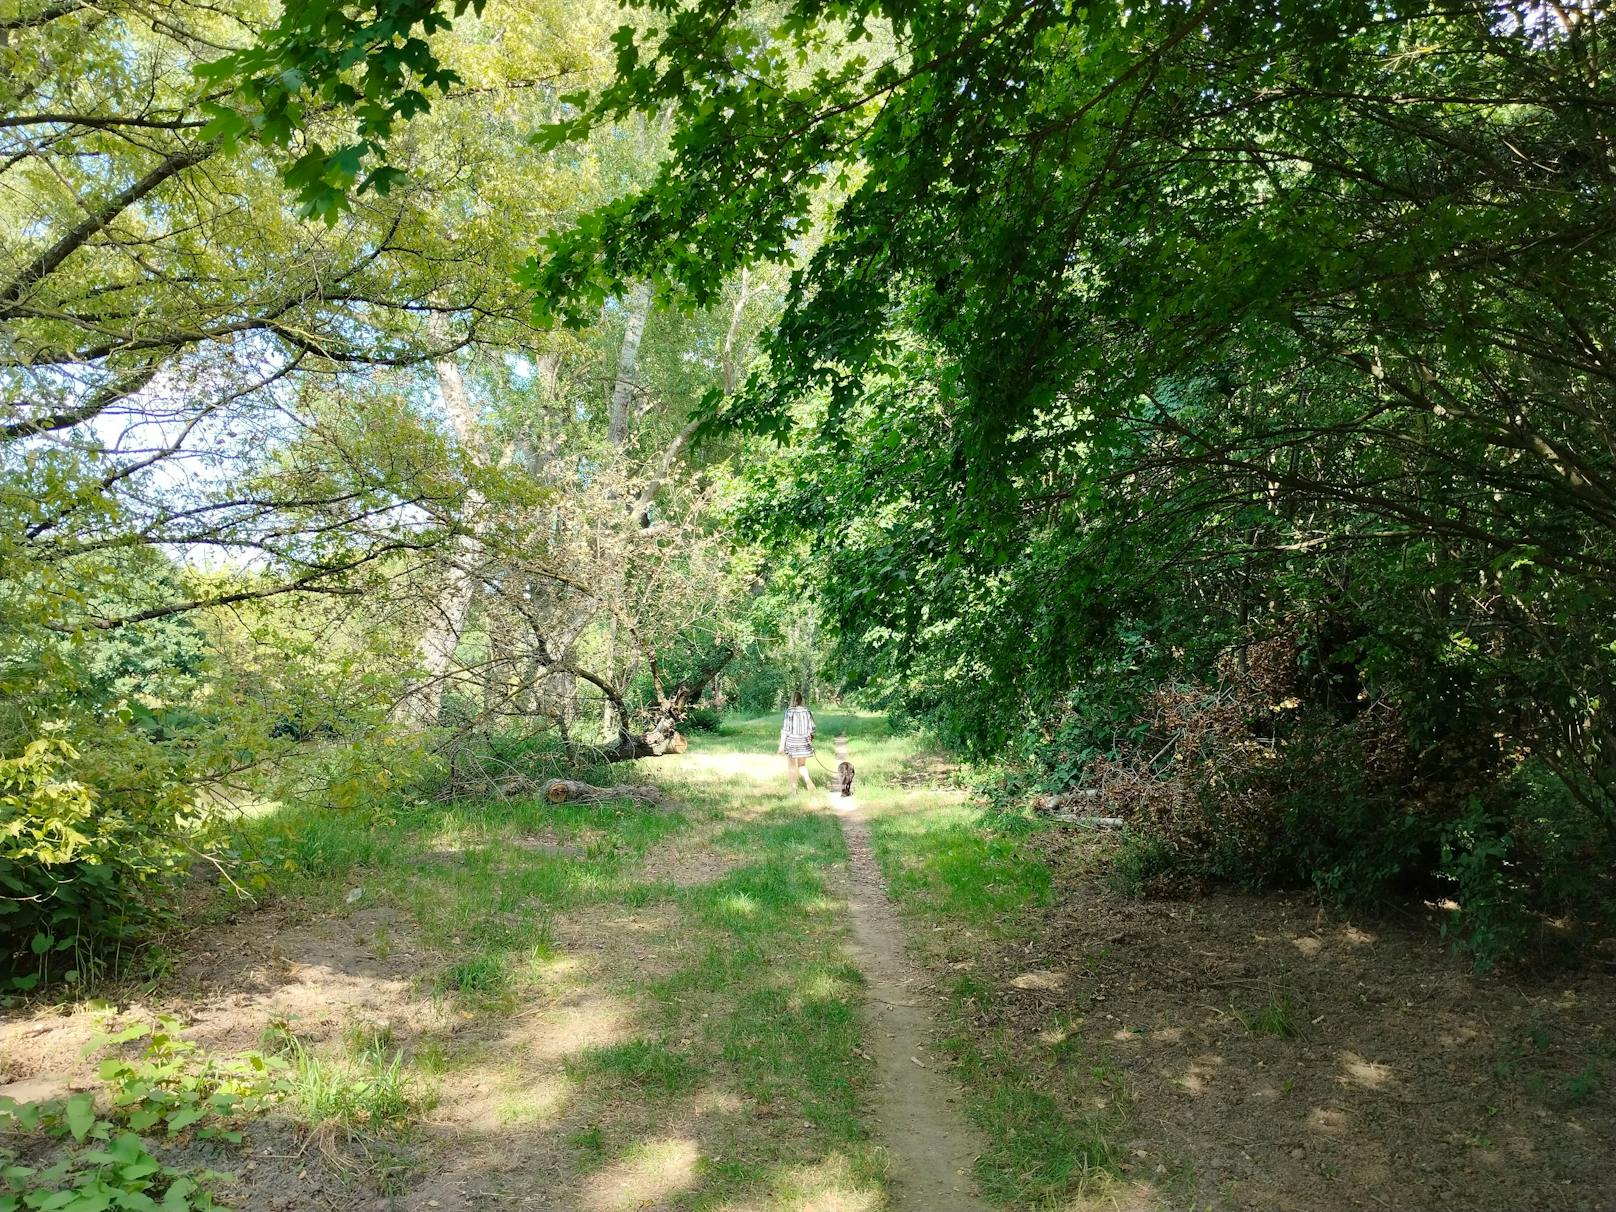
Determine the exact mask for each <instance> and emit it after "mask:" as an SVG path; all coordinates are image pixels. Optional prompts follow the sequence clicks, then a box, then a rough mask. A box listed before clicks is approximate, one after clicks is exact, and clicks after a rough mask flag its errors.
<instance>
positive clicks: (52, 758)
mask: <svg viewBox="0 0 1616 1212" xmlns="http://www.w3.org/2000/svg"><path fill="white" fill-rule="evenodd" d="M124 715H125V721H124V722H123V723H122V724H121V726H120V724H119V722H118V721H116V720H115V721H113V722H112V724H111V726H107V727H101V728H97V729H95V734H94V736H93V737H91V738H89V739H88V743H86V744H85V746H84V748H83V750H82V751H81V749H80V747H79V745H77V744H75V743H73V742H72V741H69V740H68V738H67V736H66V735H65V732H66V730H65V728H64V727H63V726H61V725H50V726H47V727H45V728H43V729H42V730H41V732H40V735H38V736H36V737H34V738H33V739H32V740H30V741H28V742H27V743H26V744H25V745H24V746H23V747H22V750H21V752H20V753H18V754H16V755H15V756H8V757H0V891H3V893H4V895H3V896H0V954H3V955H4V956H5V958H6V959H7V961H8V963H7V967H8V968H9V970H10V971H11V972H12V973H13V974H14V975H12V976H11V977H9V978H8V984H9V987H10V988H11V989H13V990H28V989H33V988H35V987H37V986H40V985H42V984H45V983H49V982H51V981H53V980H63V981H67V982H69V983H80V982H84V981H86V980H88V979H89V978H91V977H92V976H94V975H95V974H97V973H98V972H99V971H100V970H101V969H102V967H103V966H104V964H105V963H106V961H107V958H108V956H109V955H115V954H117V953H118V952H119V950H120V949H121V948H123V947H124V946H125V945H126V944H127V943H128V942H129V941H130V940H131V939H132V937H133V936H134V934H135V933H136V931H137V930H138V929H139V928H140V927H141V926H143V925H145V924H146V923H147V922H148V921H149V919H151V918H152V917H153V916H154V915H156V914H158V913H159V912H161V906H162V904H163V903H164V901H165V900H166V893H167V891H168V889H169V887H170V885H171V884H172V882H173V880H174V879H175V878H176V877H177V876H178V875H179V874H180V872H181V870H182V864H183V863H185V862H186V861H188V860H189V859H190V858H191V857H192V856H193V855H194V854H195V853H196V852H197V850H198V848H201V847H205V846H206V844H207V840H208V827H207V826H208V822H207V820H206V817H205V815H204V814H203V813H202V812H201V811H200V810H199V809H198V808H197V806H196V804H195V802H194V800H193V797H192V796H191V794H190V791H189V788H188V787H187V786H186V784H185V783H184V782H183V781H182V780H181V779H180V778H179V772H178V770H177V769H176V767H175V766H174V765H173V763H172V754H171V752H170V751H169V750H168V749H167V747H165V746H162V745H157V744H153V743H150V742H148V741H147V740H146V739H145V738H144V737H143V736H142V734H141V733H140V731H139V730H138V729H136V728H132V727H130V726H129V723H128V715H129V713H128V712H127V711H126V712H125V713H124Z"/></svg>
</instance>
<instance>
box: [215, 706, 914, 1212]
mask: <svg viewBox="0 0 1616 1212" xmlns="http://www.w3.org/2000/svg"><path fill="white" fill-rule="evenodd" d="M773 727H774V724H773V722H772V721H761V722H759V723H756V724H748V725H743V726H741V727H738V728H737V727H730V728H727V729H726V730H725V734H723V735H719V736H708V737H702V738H700V739H699V740H698V742H697V746H696V750H695V752H694V753H693V754H692V755H691V758H690V759H689V760H679V761H667V762H662V763H657V764H655V765H654V766H651V768H650V770H649V771H648V773H654V775H655V776H656V777H657V778H658V780H659V781H661V782H663V783H665V784H666V785H667V786H668V787H669V788H670V790H671V791H672V792H673V794H674V795H676V796H677V797H678V798H679V799H680V800H681V802H682V803H683V804H684V805H685V811H684V812H682V813H678V814H672V815H668V814H663V813H659V812H655V811H649V810H646V809H643V808H640V807H637V806H635V805H632V804H623V805H620V806H612V807H606V808H589V807H575V806H563V807H560V808H556V807H552V806H550V805H548V804H544V803H539V802H532V801H513V802H508V803H490V804H479V805H457V806H444V805H437V804H421V805H414V806H403V807H391V808H388V809H386V810H376V811H373V812H370V813H368V814H366V813H348V814H332V813H330V812H320V813H313V812H308V813H305V812H300V811H296V810H286V811H282V812H278V813H273V814H268V815H265V816H263V817H262V818H260V819H257V820H254V821H252V822H250V823H249V825H248V828H249V829H250V830H251V836H250V837H249V838H248V839H247V841H248V843H249V844H250V845H251V846H252V848H253V849H254V850H255V851H257V852H258V853H261V854H264V855H266V856H267V857H268V858H269V860H270V862H271V863H272V864H273V866H274V867H275V868H276V869H278V871H279V872H280V875H279V876H278V879H277V883H278V885H279V889H280V891H281V892H282V894H283V895H285V896H288V897H292V898H295V899H296V900H297V901H299V902H301V904H302V906H303V907H304V908H305V909H306V910H307V911H309V912H310V913H324V914H329V915H332V916H334V917H337V918H342V917H344V916H351V915H353V914H355V913H357V912H359V911H361V910H362V909H364V908H365V907H367V906H376V905H382V906H388V907H391V908H395V909H401V910H403V911H404V912H405V914H406V915H407V918H408V930H409V933H410V934H411V935H412V936H413V937H414V938H415V939H416V940H418V943H417V945H419V943H424V944H426V946H427V948H429V949H430V951H431V952H432V953H433V954H436V955H440V956H442V957H444V958H443V959H442V961H441V962H439V963H436V964H434V965H430V966H429V968H428V970H423V971H422V972H421V973H420V974H419V976H418V977H417V980H416V996H417V998H419V999H421V1000H422V1001H427V1002H435V1003H438V1004H441V1005H442V1006H443V1008H444V1011H445V1013H446V1015H447V1016H448V1017H449V1020H450V1022H451V1024H452V1026H453V1029H452V1030H448V1031H444V1032H440V1033H438V1034H436V1035H434V1036H433V1037H432V1038H430V1039H423V1038H404V1037H402V1036H399V1035H397V1034H395V1033H393V1032H391V1031H389V1030H383V1031H381V1032H380V1033H378V1031H377V1030H376V1028H374V1027H373V1026H367V1025H365V1024H362V1023H361V1024H353V1025H350V1026H349V1027H348V1028H347V1031H346V1037H347V1053H348V1055H346V1056H344V1057H341V1058H336V1057H323V1056H321V1055H319V1054H316V1053H313V1052H306V1053H304V1054H302V1055H301V1056H300V1057H299V1059H298V1066H297V1072H298V1075H299V1081H298V1085H299V1088H300V1091H302V1093H300V1096H299V1106H303V1107H304V1109H303V1111H302V1112H301V1113H302V1114H303V1115H304V1116H305V1117H307V1118H308V1119H311V1120H313V1119H317V1118H319V1117H321V1116H327V1117H332V1118H338V1119H346V1120H349V1121H352V1120H354V1119H355V1118H357V1119H359V1120H361V1121H363V1120H365V1119H375V1120H378V1121H379V1120H381V1119H382V1118H383V1117H385V1116H390V1115H394V1114H395V1113H401V1114H403V1115H404V1116H405V1117H406V1118H408V1119H412V1120H415V1121H420V1120H422V1119H427V1120H430V1123H431V1132H432V1135H433V1137H434V1138H439V1139H441V1138H445V1137H447V1138H448V1139H450V1140H455V1141H456V1144H455V1146H454V1148H455V1149H457V1150H459V1151H461V1152H462V1154H463V1155H464V1156H465V1157H468V1158H473V1159H474V1158H475V1157H477V1156H478V1154H479V1152H480V1151H486V1150H488V1149H489V1148H490V1147H491V1146H492V1142H491V1141H488V1140H486V1139H485V1138H486V1137H487V1136H488V1134H489V1132H490V1129H491V1128H492V1127H494V1126H497V1128H498V1131H499V1132H500V1133H503V1134H515V1136H514V1139H515V1140H516V1141H517V1142H518V1143H516V1144H513V1139H512V1138H507V1139H502V1140H500V1141H499V1142H498V1147H499V1149H501V1150H502V1151H503V1150H509V1149H513V1148H514V1149H515V1150H516V1151H517V1152H518V1153H521V1152H523V1151H524V1150H525V1151H529V1152H541V1153H548V1154H550V1155H553V1156H559V1158H561V1159H562V1162H563V1164H564V1168H565V1169H567V1170H570V1172H571V1174H572V1176H573V1177H572V1181H573V1182H574V1184H575V1185H576V1198H577V1200H578V1202H579V1204H580V1206H582V1205H583V1204H585V1203H590V1204H594V1203H602V1202H604V1203H611V1202H612V1201H614V1200H616V1199H618V1198H619V1193H620V1189H622V1188H625V1187H626V1188H627V1189H628V1190H630V1191H637V1192H639V1194H641V1195H643V1196H644V1197H645V1198H647V1199H655V1200H658V1201H661V1203H662V1204H663V1205H666V1206H669V1207H680V1208H685V1207H688V1208H719V1207H724V1206H727V1205H728V1204H730V1203H732V1202H734V1201H735V1200H738V1199H745V1200H746V1201H747V1202H748V1206H756V1207H759V1208H768V1207H780V1208H786V1207H795V1206H798V1205H799V1203H800V1202H801V1201H802V1200H804V1199H825V1200H837V1199H841V1200H846V1201H848V1202H849V1203H855V1202H856V1201H858V1200H863V1201H864V1202H865V1204H867V1205H868V1206H872V1207H873V1206H878V1202H877V1201H879V1200H880V1199H881V1198H882V1196H881V1192H882V1191H883V1189H884V1181H885V1180H884V1171H883V1165H882V1162H881V1158H880V1156H879V1153H878V1151H877V1150H876V1149H875V1148H874V1147H873V1146H872V1145H871V1143H870V1141H869V1133H868V1131H867V1128H866V1126H865V1124H864V1123H863V1121H862V1119H861V1115H860V1101H859V1099H860V1095H859V1090H860V1086H861V1085H862V1083H863V1082H864V1081H865V1080H866V1077H867V1074H866V1069H867V1067H868V1062H867V1061H866V1060H865V1059H863V1057H862V1056H861V1054H860V1036H859V1019H858V1010H857V1007H858V1002H859V997H860V980H859V975H858V973H857V971H856V970H854V969H853V968H852V967H851V966H850V965H848V964H847V963H846V962H845V960H844V959H843V957H842V952H841V947H842V941H843V937H844V929H845V923H844V921H843V915H842V905H841V900H840V897H839V895H838V894H837V892H836V891H835V890H834V888H833V887H832V884H833V881H834V879H835V878H836V872H837V870H838V869H839V867H840V865H841V864H842V863H843V862H844V860H845V851H844V849H843V846H842V842H841V835H840V832H839V831H838V829H837V827H836V824H835V822H834V820H832V819H830V818H828V817H826V816H824V815H823V814H821V813H819V812H818V811H817V809H818V807H819V801H818V800H817V799H812V800H811V799H810V798H809V797H807V796H803V797H801V798H799V799H797V800H795V801H793V800H791V799H790V798H789V797H788V796H787V795H786V794H785V782H784V778H783V771H781V772H780V775H781V777H779V779H778V781H776V780H775V779H773V778H770V777H767V775H768V774H773V773H775V769H774V768H775V764H776V759H774V757H773V736H772V730H773ZM766 772H767V773H766ZM623 773H624V771H621V770H618V771H614V772H613V775H612V777H613V778H620V777H621V776H622V774H623ZM356 888H357V889H359V890H360V891H359V893H358V894H357V896H355V894H354V893H353V891H352V890H353V889H356ZM372 942H373V951H374V952H377V953H379V952H385V951H386V949H387V947H388V945H389V940H388V939H385V938H378V939H375V940H372ZM540 1058H542V1059H540ZM367 1066H368V1067H367ZM356 1067H360V1068H363V1072H364V1074H365V1076H367V1077H368V1079H369V1080H370V1083H371V1084H370V1085H369V1086H364V1085H363V1084H361V1083H357V1082H355V1081H354V1080H352V1078H353V1076H354V1074H355V1072H356V1071H357V1070H356ZM327 1072H330V1073H332V1074H335V1075H341V1076H343V1077H346V1078H347V1079H349V1080H347V1082H346V1084H345V1085H344V1084H343V1083H342V1082H341V1081H338V1080H337V1079H336V1078H335V1077H333V1078H332V1083H331V1084H332V1088H333V1089H338V1090H345V1091H347V1092H348V1093H349V1095H352V1094H353V1092H354V1091H355V1090H356V1089H360V1090H368V1091H370V1094H371V1095H373V1096H374V1100H375V1101H377V1102H378V1104H379V1103H380V1102H381V1101H382V1100H384V1099H385V1097H386V1096H387V1095H388V1094H389V1093H393V1094H396V1095H397V1101H396V1103H394V1104H390V1105H387V1106H382V1105H376V1106H370V1107H365V1108H359V1109H355V1108H349V1107H347V1106H342V1107H338V1106H334V1105H333V1106H330V1107H328V1106H325V1105H324V1104H323V1103H322V1102H321V1100H322V1099H324V1097H325V1085H324V1084H323V1082H322V1076H323V1075H324V1074H326V1073H327ZM440 1087H441V1088H442V1090H443V1099H442V1101H441V1105H438V1106H437V1107H436V1108H435V1109H434V1107H433V1102H432V1099H431V1098H429V1097H423V1092H429V1091H435V1090H437V1089H438V1088H440ZM479 1090H486V1091H490V1092H491V1099H490V1100H489V1101H491V1103H492V1109H491V1110H483V1109H482V1108H481V1104H479V1103H478V1101H477V1099H476V1097H474V1096H473V1095H472V1094H470V1093H467V1092H468V1091H479ZM305 1096H306V1097H305ZM325 1101H327V1102H329V1101H330V1100H329V1099H327V1100H325ZM304 1104H307V1105H306V1106H304ZM488 1121H491V1122H488ZM623 1198H625V1199H626V1198H627V1196H623Z"/></svg>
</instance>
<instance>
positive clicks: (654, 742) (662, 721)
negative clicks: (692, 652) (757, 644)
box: [599, 647, 735, 762]
mask: <svg viewBox="0 0 1616 1212" xmlns="http://www.w3.org/2000/svg"><path fill="white" fill-rule="evenodd" d="M734 659H735V650H734V649H733V648H729V647H724V648H720V649H719V650H718V651H717V652H715V653H714V654H713V656H712V657H710V658H709V659H708V661H707V663H706V664H705V665H703V666H701V667H700V668H699V669H697V670H696V672H695V673H693V674H691V675H690V676H689V677H688V678H686V679H685V680H684V681H682V682H680V683H679V684H678V685H677V686H675V687H674V688H673V693H672V694H669V695H664V696H663V697H662V698H661V700H660V701H659V702H658V704H657V711H656V715H655V716H654V717H653V719H652V721H651V726H650V727H649V728H646V729H645V730H644V731H643V732H631V731H630V730H629V727H628V721H627V719H626V718H625V716H624V714H623V709H622V705H621V702H620V701H619V703H618V704H617V709H618V721H619V722H618V731H617V741H616V743H615V744H613V745H612V746H610V747H609V748H607V749H606V750H605V751H604V752H603V753H602V754H600V755H599V756H600V760H602V761H606V762H632V761H634V760H635V759H636V758H647V757H664V756H666V755H667V754H670V753H683V752H684V751H685V750H686V748H688V747H689V742H688V741H686V740H685V737H684V734H683V733H682V732H680V731H679V724H680V723H681V722H682V721H683V720H684V718H685V716H686V715H688V714H689V713H690V709H691V708H692V707H694V706H695V705H696V703H697V702H698V701H699V700H700V699H701V692H702V691H703V690H705V689H706V688H707V683H708V682H710V681H712V680H713V678H715V677H717V676H718V675H719V673H721V672H722V671H723V669H724V667H725V666H726V665H728V664H729V663H730V661H732V660H734Z"/></svg>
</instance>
